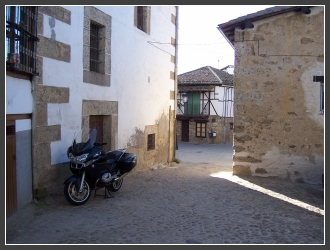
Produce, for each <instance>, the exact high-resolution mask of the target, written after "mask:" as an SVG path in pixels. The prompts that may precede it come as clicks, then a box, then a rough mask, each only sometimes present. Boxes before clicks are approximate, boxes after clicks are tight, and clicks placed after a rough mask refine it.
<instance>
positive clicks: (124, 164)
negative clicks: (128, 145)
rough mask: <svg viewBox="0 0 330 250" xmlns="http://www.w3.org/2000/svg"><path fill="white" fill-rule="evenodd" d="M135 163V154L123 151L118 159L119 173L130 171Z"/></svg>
mask: <svg viewBox="0 0 330 250" xmlns="http://www.w3.org/2000/svg"><path fill="white" fill-rule="evenodd" d="M136 163H137V158H136V154H132V153H124V155H123V156H122V157H121V158H120V160H119V161H118V163H117V164H118V168H119V170H120V173H122V174H123V173H127V172H130V171H131V170H132V169H133V168H134V167H135V166H136Z"/></svg>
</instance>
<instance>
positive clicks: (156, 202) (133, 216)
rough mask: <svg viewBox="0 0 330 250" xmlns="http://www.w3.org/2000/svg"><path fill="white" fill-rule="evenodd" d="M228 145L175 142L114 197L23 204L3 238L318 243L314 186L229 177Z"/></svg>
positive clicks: (318, 192) (319, 214)
mask: <svg viewBox="0 0 330 250" xmlns="http://www.w3.org/2000/svg"><path fill="white" fill-rule="evenodd" d="M231 151H232V145H230V144H222V145H195V144H191V143H180V144H179V149H178V150H177V151H176V152H177V155H176V157H177V158H178V159H180V160H181V161H182V162H181V163H179V164H176V163H175V164H173V165H170V166H166V167H160V168H158V169H157V168H154V170H152V169H150V170H143V171H133V172H131V173H130V174H129V175H127V176H126V177H125V178H124V182H123V187H122V188H121V189H120V190H119V191H118V192H117V193H114V198H109V199H104V198H103V197H102V196H101V195H100V196H96V197H94V191H93V193H92V196H91V198H90V200H89V201H88V202H87V203H86V204H85V205H82V206H78V207H75V206H72V205H70V204H69V203H68V202H67V201H66V200H65V198H64V196H59V197H49V198H48V199H47V200H46V202H44V203H42V204H38V205H37V204H31V205H29V206H27V207H26V208H24V209H22V210H21V211H19V212H18V213H17V214H15V215H14V216H12V217H10V218H9V219H7V221H6V244H324V243H325V239H324V190H323V188H322V186H314V185H308V184H303V183H291V182H286V181H281V180H278V179H275V178H258V177H248V178H247V177H238V176H232V174H231V164H232V163H231V159H232V158H231V157H232V152H231ZM102 191H103V190H102ZM102 191H101V190H99V191H98V194H102V193H103V192H102Z"/></svg>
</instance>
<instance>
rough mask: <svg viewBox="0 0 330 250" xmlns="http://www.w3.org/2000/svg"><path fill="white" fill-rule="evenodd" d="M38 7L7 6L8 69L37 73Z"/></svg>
mask: <svg viewBox="0 0 330 250" xmlns="http://www.w3.org/2000/svg"><path fill="white" fill-rule="evenodd" d="M37 22H38V7H33V6H6V68H7V69H9V70H14V71H20V72H24V73H28V74H32V75H38V73H37V71H36V65H37V62H36V51H37V42H38V41H39V38H38V37H37Z"/></svg>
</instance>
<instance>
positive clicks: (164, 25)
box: [43, 6, 175, 164]
mask: <svg viewBox="0 0 330 250" xmlns="http://www.w3.org/2000/svg"><path fill="white" fill-rule="evenodd" d="M64 8H66V9H68V10H70V11H71V25H68V24H66V23H63V22H60V21H58V20H56V21H55V27H54V28H53V30H52V29H51V26H50V25H49V24H48V23H49V18H48V17H47V16H46V15H45V16H44V31H43V32H44V33H43V36H45V37H48V38H51V34H52V32H53V33H55V39H56V40H57V41H59V42H63V43H66V44H69V45H70V46H71V62H70V63H66V62H62V61H57V60H53V59H50V58H44V60H43V65H44V70H43V84H44V85H49V86H59V87H68V88H70V100H69V103H65V104H48V125H55V124H61V141H56V142H52V143H51V152H52V160H51V163H52V164H56V163H61V162H64V161H67V157H66V154H65V153H66V149H67V147H68V146H69V144H70V143H71V141H72V137H73V134H74V132H76V131H78V130H79V129H80V128H81V112H82V100H101V101H102V100H104V101H117V102H118V147H119V148H120V147H126V145H127V142H128V140H129V137H130V136H131V135H132V134H134V133H135V129H136V128H138V129H140V130H142V131H144V128H145V126H146V125H153V124H155V121H156V120H157V119H158V118H159V117H160V115H161V114H162V113H164V114H166V115H168V110H169V106H170V105H171V109H172V110H173V109H174V108H175V107H174V100H170V90H174V80H171V79H170V71H174V66H175V65H174V63H172V62H171V60H170V59H171V56H170V54H172V55H175V47H174V46H172V45H171V44H170V43H171V37H173V38H175V25H174V24H173V23H172V22H171V14H174V15H175V7H174V6H164V7H162V6H152V7H151V20H150V30H151V32H150V35H148V34H146V33H144V32H143V31H141V30H139V29H137V28H136V27H134V6H96V8H98V9H100V10H101V11H103V12H105V13H106V14H109V15H110V16H111V17H112V25H111V86H110V87H102V86H97V85H94V84H89V83H84V82H83V75H82V72H83V54H82V53H83V21H84V7H83V6H64ZM148 41H151V42H160V43H168V44H154V45H155V46H157V47H159V48H161V49H162V50H164V51H166V52H168V53H170V54H168V53H166V52H164V51H162V50H160V49H157V48H156V47H154V46H152V45H150V44H149V43H148ZM148 79H150V82H149V81H148ZM150 93H152V95H151V94H150Z"/></svg>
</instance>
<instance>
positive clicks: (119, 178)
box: [112, 172, 128, 181]
mask: <svg viewBox="0 0 330 250" xmlns="http://www.w3.org/2000/svg"><path fill="white" fill-rule="evenodd" d="M127 174H128V173H127V172H126V173H124V174H122V175H121V176H119V177H117V178H114V179H113V180H112V181H119V180H121V179H123V178H124V177H125V176H126V175H127Z"/></svg>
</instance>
